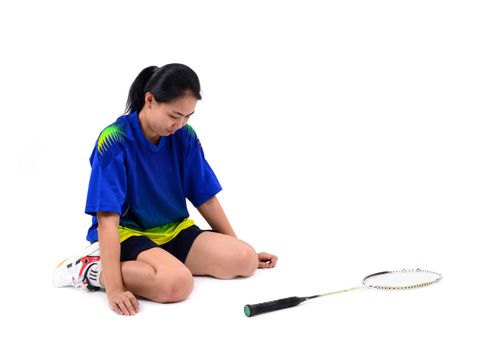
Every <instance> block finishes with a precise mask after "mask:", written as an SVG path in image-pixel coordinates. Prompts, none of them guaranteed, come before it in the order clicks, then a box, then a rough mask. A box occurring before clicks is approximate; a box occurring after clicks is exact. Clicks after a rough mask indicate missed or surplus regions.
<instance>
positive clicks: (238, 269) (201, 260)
mask: <svg viewBox="0 0 479 350" xmlns="http://www.w3.org/2000/svg"><path fill="white" fill-rule="evenodd" d="M185 265H186V267H187V268H188V269H189V270H190V271H191V273H192V274H193V275H195V276H201V275H209V276H213V277H217V278H233V277H237V276H245V277H246V276H251V275H252V274H253V273H254V271H255V270H256V269H257V268H258V255H257V254H256V252H255V251H254V249H253V248H251V246H249V245H248V244H247V243H245V242H243V241H241V240H239V239H237V238H234V237H230V236H228V235H224V234H221V233H216V232H209V231H205V232H203V233H202V234H200V235H199V236H198V237H197V238H196V239H195V241H194V242H193V245H192V246H191V249H190V251H189V253H188V256H187V258H186V261H185Z"/></svg>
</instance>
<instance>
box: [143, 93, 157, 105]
mask: <svg viewBox="0 0 479 350" xmlns="http://www.w3.org/2000/svg"><path fill="white" fill-rule="evenodd" d="M154 100H155V98H154V97H153V95H152V94H151V92H147V93H146V94H145V105H146V106H147V107H148V108H151V105H152V103H153V101H154Z"/></svg>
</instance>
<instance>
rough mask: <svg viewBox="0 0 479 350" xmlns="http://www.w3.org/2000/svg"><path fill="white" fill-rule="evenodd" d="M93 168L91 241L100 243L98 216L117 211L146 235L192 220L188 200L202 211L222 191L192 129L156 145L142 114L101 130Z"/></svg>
mask: <svg viewBox="0 0 479 350" xmlns="http://www.w3.org/2000/svg"><path fill="white" fill-rule="evenodd" d="M90 164H91V176H90V184H89V187H88V196H87V201H86V207H85V213H87V214H90V215H92V225H91V227H90V229H89V230H88V234H87V240H89V241H90V242H95V241H97V240H98V230H97V227H98V220H97V216H96V213H97V212H115V213H118V214H119V215H120V226H125V227H128V228H132V229H135V230H138V231H145V230H148V229H152V228H155V227H158V226H162V225H166V224H170V223H173V222H178V221H182V220H183V219H185V218H187V217H188V216H189V214H188V210H187V207H186V199H188V200H189V201H190V202H191V203H192V204H193V205H194V206H195V207H198V206H200V205H201V204H203V203H204V202H206V201H207V200H208V199H210V198H211V197H213V196H214V195H215V194H217V193H218V192H219V191H221V185H220V183H219V182H218V179H217V178H216V175H215V174H214V172H213V170H212V169H211V167H210V166H209V164H208V162H207V161H206V159H205V157H204V153H203V149H202V147H201V143H200V141H199V139H198V137H197V135H196V133H195V131H194V130H193V128H192V127H191V126H189V125H185V126H184V127H183V128H182V129H180V130H178V131H177V132H175V133H174V134H172V135H169V136H162V137H161V138H160V141H159V143H158V145H155V144H153V143H151V142H150V141H149V140H148V139H147V138H146V137H145V135H144V134H143V132H142V130H141V126H140V121H139V119H138V113H137V112H133V113H132V114H129V115H124V116H121V117H119V118H118V119H117V120H116V122H115V123H113V124H112V125H110V126H108V127H106V128H105V129H104V130H103V131H102V132H101V134H100V136H99V138H98V140H97V142H96V144H95V148H94V149H93V152H92V154H91V157H90Z"/></svg>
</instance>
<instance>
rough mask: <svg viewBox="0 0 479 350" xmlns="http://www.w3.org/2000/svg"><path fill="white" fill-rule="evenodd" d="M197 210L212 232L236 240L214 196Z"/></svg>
mask: <svg viewBox="0 0 479 350" xmlns="http://www.w3.org/2000/svg"><path fill="white" fill-rule="evenodd" d="M197 209H198V211H199V212H200V214H201V216H203V217H204V218H205V220H206V221H207V222H208V224H209V225H210V226H211V228H212V229H213V230H214V231H216V232H220V233H224V234H225V235H228V236H231V237H235V238H237V237H236V233H235V231H234V230H233V227H231V224H230V222H229V221H228V218H227V217H226V214H225V212H224V210H223V207H222V206H221V204H220V201H219V200H218V198H216V196H213V197H211V198H210V199H208V200H207V201H206V202H204V203H203V204H201V205H200V206H199V207H197Z"/></svg>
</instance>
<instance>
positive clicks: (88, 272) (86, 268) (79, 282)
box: [53, 242, 101, 291]
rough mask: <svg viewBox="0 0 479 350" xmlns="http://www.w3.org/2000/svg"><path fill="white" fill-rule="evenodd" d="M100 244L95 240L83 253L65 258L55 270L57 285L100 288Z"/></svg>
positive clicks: (91, 288) (54, 275) (90, 288)
mask: <svg viewBox="0 0 479 350" xmlns="http://www.w3.org/2000/svg"><path fill="white" fill-rule="evenodd" d="M100 272H101V263H100V245H99V244H98V242H95V243H93V244H91V245H89V246H88V247H87V248H86V249H85V250H84V251H83V252H82V253H81V254H78V255H76V256H74V257H71V258H70V259H66V260H63V261H62V262H61V263H60V264H58V266H57V267H56V268H55V271H54V272H53V285H54V286H55V287H68V286H72V287H75V288H82V289H88V290H92V291H93V290H98V289H99V286H100V283H99V279H100Z"/></svg>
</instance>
